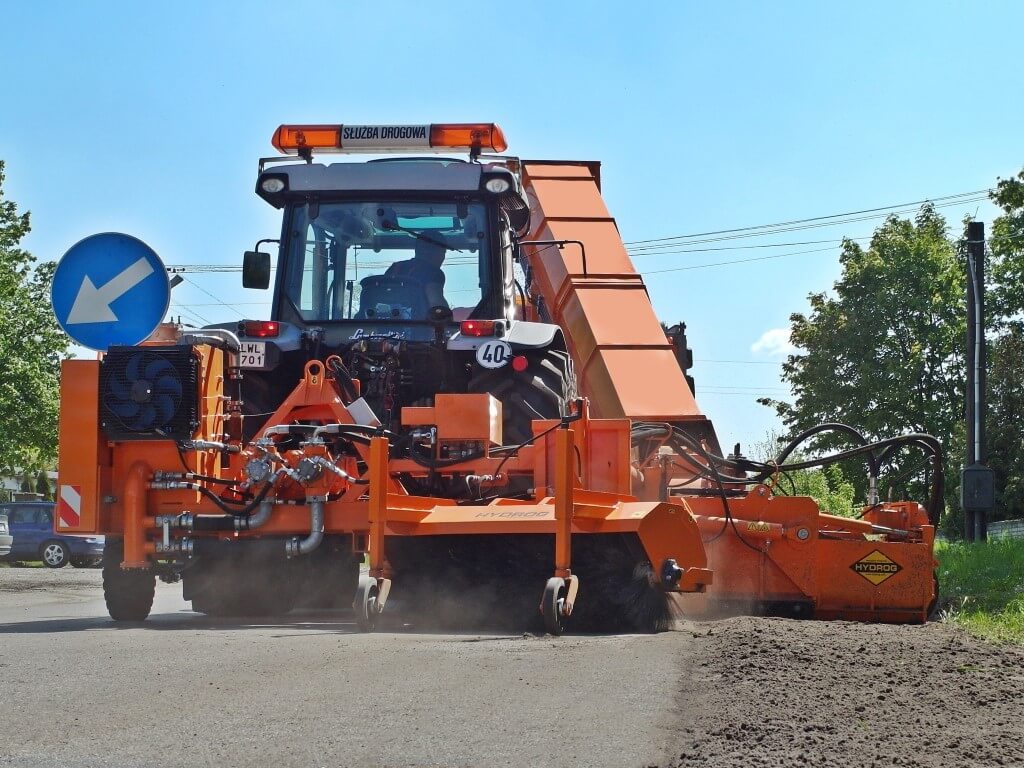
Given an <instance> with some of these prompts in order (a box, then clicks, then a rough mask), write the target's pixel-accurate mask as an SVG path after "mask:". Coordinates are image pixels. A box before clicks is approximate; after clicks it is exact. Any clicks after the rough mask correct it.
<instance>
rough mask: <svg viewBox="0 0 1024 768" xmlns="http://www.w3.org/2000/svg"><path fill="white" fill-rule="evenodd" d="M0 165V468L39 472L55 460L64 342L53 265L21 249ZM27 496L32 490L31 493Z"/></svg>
mask: <svg viewBox="0 0 1024 768" xmlns="http://www.w3.org/2000/svg"><path fill="white" fill-rule="evenodd" d="M3 182H4V163H3V161H0V328H2V329H3V332H2V333H0V436H2V439H0V467H3V468H6V469H8V470H11V469H12V468H14V467H38V466H42V465H45V464H48V463H51V462H52V461H53V459H54V458H55V456H56V446H57V407H58V378H59V375H60V361H61V358H62V357H64V356H65V355H66V353H67V348H68V342H67V337H66V336H65V335H64V333H63V332H62V331H61V329H60V327H59V326H58V325H57V322H56V321H55V319H54V317H53V311H52V310H51V307H50V280H51V278H52V276H53V270H54V267H55V265H54V264H53V263H52V262H49V263H45V264H40V265H38V266H36V264H35V259H33V258H32V256H31V255H30V254H29V253H28V252H27V251H25V250H24V249H22V248H21V247H20V244H21V241H22V239H23V238H24V237H25V235H26V234H28V232H29V230H30V223H29V214H28V213H27V212H26V213H19V212H18V210H17V206H16V205H15V204H14V202H13V201H10V200H6V199H5V198H4V195H3ZM30 490H31V489H30Z"/></svg>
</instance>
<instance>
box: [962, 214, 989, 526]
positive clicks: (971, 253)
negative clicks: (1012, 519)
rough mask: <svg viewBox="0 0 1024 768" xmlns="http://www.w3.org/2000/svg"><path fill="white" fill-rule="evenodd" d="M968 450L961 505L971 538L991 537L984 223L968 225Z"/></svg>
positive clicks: (963, 472) (965, 524)
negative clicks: (989, 524) (986, 417)
mask: <svg viewBox="0 0 1024 768" xmlns="http://www.w3.org/2000/svg"><path fill="white" fill-rule="evenodd" d="M966 359H967V398H966V399H967V407H966V409H965V410H966V414H967V425H966V426H967V450H966V456H965V461H964V468H963V470H962V471H961V473H960V506H961V507H962V508H963V510H964V534H965V536H966V538H967V540H968V541H985V540H986V539H987V538H988V514H989V512H991V511H992V508H993V507H994V506H995V477H994V474H993V472H992V470H991V469H989V468H988V467H987V466H985V458H986V457H985V368H986V362H985V361H986V354H985V224H984V223H983V222H980V221H971V222H968V224H967V355H966Z"/></svg>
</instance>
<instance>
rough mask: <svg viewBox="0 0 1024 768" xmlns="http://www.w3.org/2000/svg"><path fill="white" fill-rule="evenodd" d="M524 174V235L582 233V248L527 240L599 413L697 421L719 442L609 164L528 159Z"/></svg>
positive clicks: (542, 288) (541, 286)
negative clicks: (620, 222) (665, 317)
mask: <svg viewBox="0 0 1024 768" xmlns="http://www.w3.org/2000/svg"><path fill="white" fill-rule="evenodd" d="M523 184H524V188H525V191H526V195H527V199H528V200H529V204H530V222H531V223H530V226H531V229H530V232H529V233H528V235H527V237H526V238H525V239H527V240H560V241H568V240H576V241H580V242H582V243H583V249H581V248H580V247H579V246H577V245H575V244H566V245H565V246H564V247H561V248H558V247H553V246H545V245H537V246H525V247H524V250H525V251H526V253H527V258H528V260H529V262H530V267H531V272H532V283H531V290H532V291H533V292H535V293H536V294H538V295H539V296H540V297H541V298H542V299H543V305H544V306H545V307H546V309H547V311H548V313H549V314H550V319H551V321H553V322H555V323H557V324H558V325H559V326H561V328H562V330H563V332H564V333H565V336H566V343H567V345H568V348H569V353H570V354H571V355H572V358H573V360H574V362H575V364H576V375H577V378H578V381H579V386H580V392H581V394H582V395H584V396H586V397H588V398H590V403H591V412H592V414H593V415H594V416H595V417H598V418H622V417H627V418H630V419H633V420H635V421H668V422H674V423H680V422H690V424H689V425H688V426H690V427H691V428H694V427H695V428H696V429H694V431H695V432H697V433H700V434H703V435H707V436H708V437H710V439H711V440H712V441H714V442H717V441H715V440H714V433H713V431H712V428H711V423H710V421H708V419H707V418H706V417H705V416H704V415H703V414H702V413H701V412H700V408H698V406H697V403H696V401H695V400H694V397H693V394H692V393H691V392H690V388H689V386H688V385H687V383H686V378H685V376H684V373H683V371H682V369H681V368H680V367H679V363H678V361H677V360H676V357H675V354H674V352H673V348H672V345H671V344H670V343H669V341H668V339H667V338H666V336H665V333H664V331H663V330H662V328H661V324H660V323H659V321H658V318H657V316H656V315H655V314H654V308H653V307H652V306H651V301H650V298H649V297H648V295H647V287H646V286H645V285H644V281H643V278H642V277H641V276H640V275H639V274H638V273H637V271H636V270H635V269H634V268H633V263H632V262H631V261H630V258H629V255H628V254H627V253H626V248H625V246H624V245H623V244H622V238H621V237H620V236H619V229H618V226H617V225H616V223H615V219H613V218H612V217H611V215H610V214H609V213H608V209H607V208H606V207H605V204H604V200H603V199H602V198H601V188H600V165H599V164H598V163H596V162H569V161H532V160H527V161H524V162H523ZM584 250H585V253H586V274H584V266H583V252H584Z"/></svg>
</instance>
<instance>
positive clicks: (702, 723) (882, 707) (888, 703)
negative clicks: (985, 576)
mask: <svg viewBox="0 0 1024 768" xmlns="http://www.w3.org/2000/svg"><path fill="white" fill-rule="evenodd" d="M682 631H689V632H690V633H691V634H692V635H693V637H694V642H695V643H697V644H698V647H697V648H696V649H694V655H693V656H692V657H691V661H690V663H689V664H687V665H686V666H685V667H684V668H683V670H682V677H681V680H680V692H679V698H678V707H679V711H680V714H681V720H682V722H681V724H680V725H681V728H680V738H679V739H678V742H677V744H678V750H677V751H676V753H675V754H676V757H674V758H673V760H672V761H671V762H670V763H669V765H670V766H672V768H682V766H713V767H715V768H718V767H719V766H721V767H722V768H725V767H726V766H737V767H742V768H755V767H757V766H772V767H773V768H774V767H776V766H802V765H807V766H837V767H838V766H842V767H843V768H846V767H848V766H879V768H881V767H883V766H884V768H890V767H891V766H929V767H930V766H957V767H958V768H960V767H963V766H1000V765H1005V766H1020V765H1024V648H1020V647H1014V646H1009V647H997V646H993V645H991V644H989V643H986V642H984V641H981V640H978V639H975V638H974V637H972V636H970V635H968V634H967V633H965V632H963V631H962V630H959V629H957V628H955V627H952V626H950V625H946V624H942V623H931V624H927V625H924V626H887V625H880V624H859V623H853V622H817V621H794V620H787V619H770V618H751V617H739V618H732V619H726V620H722V621H717V622H707V623H688V624H686V625H685V626H684V628H682Z"/></svg>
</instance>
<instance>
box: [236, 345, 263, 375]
mask: <svg viewBox="0 0 1024 768" xmlns="http://www.w3.org/2000/svg"><path fill="white" fill-rule="evenodd" d="M266 364H267V345H266V344H265V343H264V342H262V341H243V342H242V344H241V349H240V350H239V351H238V365H239V367H240V368H262V367H263V366H265V365H266Z"/></svg>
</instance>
